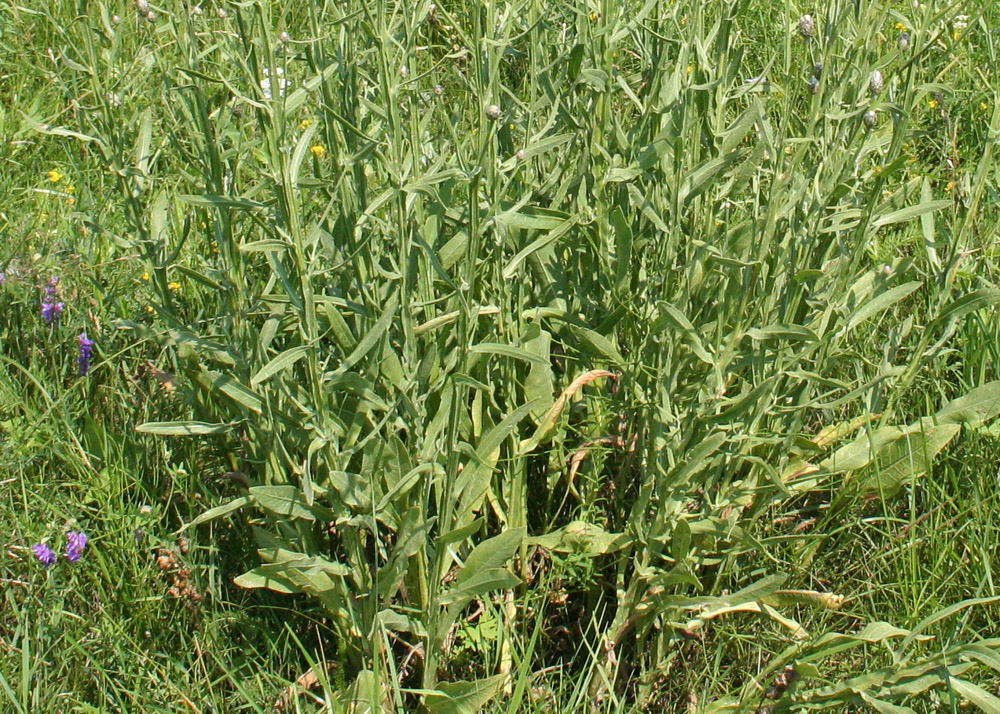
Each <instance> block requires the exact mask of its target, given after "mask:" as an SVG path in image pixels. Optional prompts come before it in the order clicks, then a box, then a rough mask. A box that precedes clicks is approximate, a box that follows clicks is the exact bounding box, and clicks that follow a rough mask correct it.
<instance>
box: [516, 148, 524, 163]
mask: <svg viewBox="0 0 1000 714" xmlns="http://www.w3.org/2000/svg"><path fill="white" fill-rule="evenodd" d="M517 160H518V161H524V149H518V150H517Z"/></svg>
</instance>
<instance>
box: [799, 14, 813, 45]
mask: <svg viewBox="0 0 1000 714" xmlns="http://www.w3.org/2000/svg"><path fill="white" fill-rule="evenodd" d="M799 34H800V35H802V39H804V40H811V39H812V38H813V36H814V35H815V34H816V22H815V21H814V20H813V17H812V15H803V16H802V17H801V18H800V19H799Z"/></svg>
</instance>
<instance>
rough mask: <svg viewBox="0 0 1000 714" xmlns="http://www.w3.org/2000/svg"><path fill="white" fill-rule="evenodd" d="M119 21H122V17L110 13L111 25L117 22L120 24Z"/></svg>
mask: <svg viewBox="0 0 1000 714" xmlns="http://www.w3.org/2000/svg"><path fill="white" fill-rule="evenodd" d="M121 21H122V19H121V17H119V16H118V15H112V16H111V24H112V25H119V24H121Z"/></svg>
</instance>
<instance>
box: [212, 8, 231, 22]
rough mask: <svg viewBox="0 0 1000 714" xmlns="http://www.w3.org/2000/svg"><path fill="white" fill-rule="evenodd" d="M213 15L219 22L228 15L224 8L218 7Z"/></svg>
mask: <svg viewBox="0 0 1000 714" xmlns="http://www.w3.org/2000/svg"><path fill="white" fill-rule="evenodd" d="M215 14H216V15H218V16H219V19H220V20H225V19H226V18H227V17H229V13H228V12H226V8H224V7H220V8H219V9H218V10H216V11H215Z"/></svg>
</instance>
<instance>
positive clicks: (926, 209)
mask: <svg viewBox="0 0 1000 714" xmlns="http://www.w3.org/2000/svg"><path fill="white" fill-rule="evenodd" d="M950 205H952V201H951V199H944V198H942V199H939V200H937V201H921V202H920V203H918V204H917V205H915V206H907V207H906V208H900V209H899V210H897V211H892V212H891V213H886V214H885V215H883V216H880V217H879V218H876V219H875V220H874V221H872V228H881V227H883V226H891V225H893V224H894V223H905V222H906V221H912V220H913V219H914V218H917V217H919V216H923V215H925V214H927V213H931V212H933V211H937V210H940V209H942V208H947V207H948V206H950Z"/></svg>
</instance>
